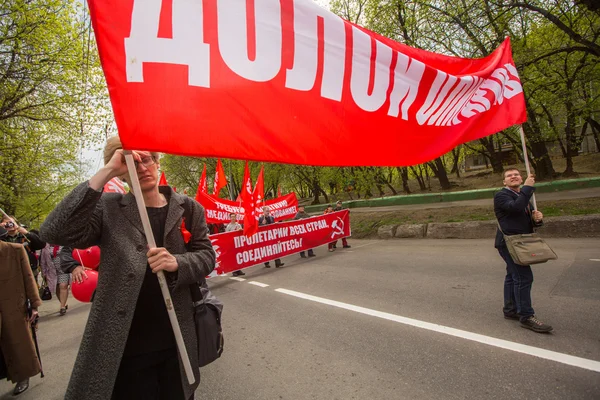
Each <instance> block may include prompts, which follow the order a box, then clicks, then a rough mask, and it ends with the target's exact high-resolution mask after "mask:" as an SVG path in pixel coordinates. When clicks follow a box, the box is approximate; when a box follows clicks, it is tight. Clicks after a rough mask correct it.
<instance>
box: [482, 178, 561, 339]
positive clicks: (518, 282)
mask: <svg viewBox="0 0 600 400" xmlns="http://www.w3.org/2000/svg"><path fill="white" fill-rule="evenodd" d="M503 184H504V188H503V189H502V190H500V191H499V192H498V193H496V195H495V196H494V213H495V214H496V218H497V219H498V224H499V225H500V228H501V229H502V231H503V232H504V234H506V235H519V234H527V233H533V231H534V228H536V227H538V226H542V225H543V221H542V219H543V217H544V216H543V215H542V213H541V212H540V211H538V210H533V207H531V204H530V200H531V196H533V192H534V191H535V187H534V185H535V177H534V176H533V175H529V176H528V177H527V179H526V180H525V184H524V185H523V186H522V187H521V184H523V177H522V176H521V173H520V172H519V170H518V169H516V168H508V169H506V170H504V172H503ZM495 247H496V248H497V249H498V252H499V253H500V256H501V257H502V259H503V260H504V261H505V262H506V277H505V278H504V308H503V311H504V318H507V319H514V320H518V321H520V323H521V326H522V327H523V328H527V329H531V330H532V331H534V332H539V333H545V332H551V331H552V327H551V326H550V325H547V324H545V323H543V322H542V321H540V320H539V319H537V318H536V316H535V312H534V311H533V307H532V306H531V287H532V284H533V271H532V270H531V266H529V265H519V264H516V263H515V262H514V261H513V259H512V257H511V256H510V253H509V251H508V248H507V246H506V242H505V240H504V236H503V234H502V232H501V231H500V229H498V230H497V231H496V241H495Z"/></svg>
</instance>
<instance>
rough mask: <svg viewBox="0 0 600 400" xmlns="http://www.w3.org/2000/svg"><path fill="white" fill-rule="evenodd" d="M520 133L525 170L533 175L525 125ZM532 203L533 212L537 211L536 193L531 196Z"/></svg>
mask: <svg viewBox="0 0 600 400" xmlns="http://www.w3.org/2000/svg"><path fill="white" fill-rule="evenodd" d="M519 131H520V132H521V145H522V146H523V160H524V161H525V170H526V171H527V176H529V175H531V169H530V168H529V156H528V154H527V146H526V145H525V131H524V130H523V125H519ZM531 202H532V203H533V210H534V211H537V209H538V208H537V203H536V201H535V193H533V194H532V195H531Z"/></svg>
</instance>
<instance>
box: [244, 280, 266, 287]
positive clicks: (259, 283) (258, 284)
mask: <svg viewBox="0 0 600 400" xmlns="http://www.w3.org/2000/svg"><path fill="white" fill-rule="evenodd" d="M248 283H249V284H251V285H255V286H260V287H268V286H269V285H267V284H266V283H261V282H256V281H251V282H248Z"/></svg>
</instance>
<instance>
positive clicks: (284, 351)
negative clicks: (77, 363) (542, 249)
mask: <svg viewBox="0 0 600 400" xmlns="http://www.w3.org/2000/svg"><path fill="white" fill-rule="evenodd" d="M350 243H351V244H352V246H353V247H352V248H351V249H345V250H342V249H338V250H337V251H335V252H334V253H328V252H327V251H326V248H324V247H321V248H319V249H317V250H316V254H317V257H316V258H313V259H309V260H302V259H300V258H299V257H298V256H290V257H286V258H285V259H284V260H283V261H284V262H285V263H286V265H285V266H284V267H283V268H280V269H275V268H271V269H264V268H262V266H256V267H253V268H250V269H248V270H246V272H247V275H246V276H245V277H244V278H246V279H245V280H243V281H238V280H234V279H231V277H228V276H227V277H217V278H213V279H211V281H210V282H209V284H210V286H211V287H212V289H213V292H214V293H215V294H216V295H217V296H218V297H219V298H220V299H221V300H222V301H223V302H224V304H225V310H224V320H223V324H224V330H225V335H226V349H225V352H224V354H223V357H222V358H221V359H219V360H218V361H217V362H215V363H213V364H211V365H209V366H208V367H206V368H203V370H202V382H201V385H200V388H199V389H198V391H197V394H196V397H197V398H198V399H219V400H221V399H222V400H225V399H236V400H237V399H244V400H251V399H291V400H294V399H328V400H329V399H598V398H600V333H599V332H600V313H599V312H598V310H600V246H599V241H598V240H597V239H549V243H550V244H551V245H552V246H553V247H554V248H555V250H556V252H557V253H558V255H559V260H557V261H553V262H550V263H548V264H545V265H539V266H535V267H534V276H535V283H534V288H533V293H532V296H533V305H534V308H535V310H536V313H537V315H538V317H539V318H540V319H542V320H543V321H545V322H548V323H550V324H552V325H553V326H554V329H555V330H554V333H552V334H537V333H534V332H531V331H529V330H526V329H522V328H520V327H519V324H518V322H516V321H511V320H505V319H503V317H502V310H501V308H502V283H503V278H504V266H503V263H502V261H501V259H500V257H499V255H498V254H497V253H496V251H495V249H494V248H493V245H492V243H491V241H490V240H432V239H419V240H393V241H374V240H372V241H364V240H350ZM257 283H258V284H260V285H257ZM266 285H268V286H266ZM89 307H90V306H89V305H86V304H81V303H76V302H75V301H74V300H71V301H70V309H69V312H68V313H67V315H66V316H64V317H59V316H58V314H57V311H58V303H57V302H55V301H54V300H53V301H51V302H46V303H45V304H44V308H43V309H42V310H41V311H42V312H41V313H42V318H41V322H40V331H39V335H40V346H41V348H42V358H43V361H44V367H45V370H46V377H45V378H44V379H40V378H39V377H35V378H32V381H31V384H32V385H31V388H30V389H29V390H28V391H27V392H25V393H23V394H22V395H20V396H19V397H20V398H21V399H36V400H37V399H59V398H62V396H63V394H64V391H65V388H66V385H67V383H68V379H69V375H70V372H71V369H72V367H73V363H74V358H75V354H76V351H77V348H78V345H79V341H80V339H81V335H82V331H83V327H84V325H85V321H86V318H87V314H88V312H89ZM98 351H101V349H99V350H98ZM12 387H13V386H12V385H9V384H8V383H7V382H6V381H3V382H2V383H0V398H2V399H5V398H12V397H11V396H10V391H11V390H12Z"/></svg>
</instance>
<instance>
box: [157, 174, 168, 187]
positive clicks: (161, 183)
mask: <svg viewBox="0 0 600 400" xmlns="http://www.w3.org/2000/svg"><path fill="white" fill-rule="evenodd" d="M158 186H169V184H168V183H167V177H166V176H165V173H164V172H162V173H161V174H160V180H159V181H158Z"/></svg>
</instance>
